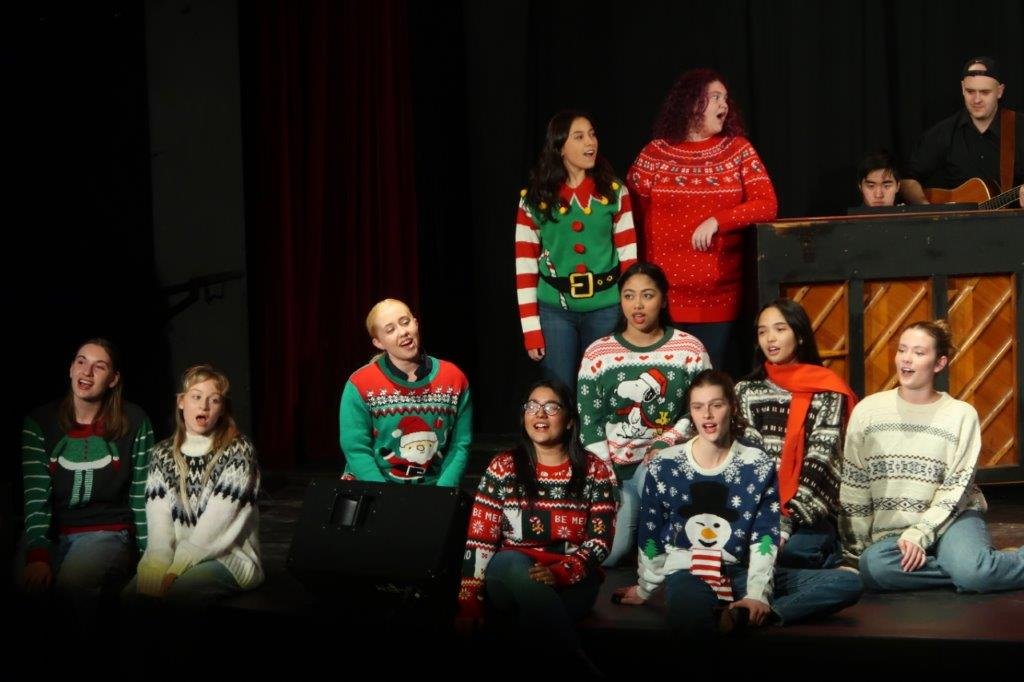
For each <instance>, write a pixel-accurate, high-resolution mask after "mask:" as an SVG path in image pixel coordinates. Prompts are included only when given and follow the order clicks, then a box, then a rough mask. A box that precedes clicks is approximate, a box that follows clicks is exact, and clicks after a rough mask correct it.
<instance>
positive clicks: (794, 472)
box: [764, 362, 857, 516]
mask: <svg viewBox="0 0 1024 682" xmlns="http://www.w3.org/2000/svg"><path fill="white" fill-rule="evenodd" d="M764 371H765V373H767V374H768V378H769V379H770V380H771V381H772V383H774V384H776V385H777V386H779V387H781V388H784V389H785V390H787V391H789V392H790V393H791V394H792V395H793V398H792V400H791V401H790V403H789V419H788V420H787V421H786V439H785V441H783V444H782V458H781V459H780V461H779V503H780V504H781V505H782V513H783V514H785V515H786V516H789V508H788V507H787V504H788V503H789V501H790V500H791V499H793V496H794V495H795V494H796V491H797V488H798V487H799V485H800V468H801V467H802V466H803V463H804V443H805V441H806V438H805V437H804V430H805V426H806V425H807V411H808V410H809V409H810V408H811V398H812V397H814V394H815V393H824V392H826V391H829V392H832V393H839V394H841V395H844V396H846V416H845V418H844V419H843V424H844V425H845V424H846V422H848V421H849V420H850V414H851V413H852V412H853V406H854V405H856V404H857V395H856V394H855V393H854V392H853V389H852V388H850V387H849V386H848V385H847V384H846V382H845V381H843V380H842V379H840V378H839V375H837V374H836V373H835V372H833V371H832V370H830V369H828V368H826V367H821V366H819V365H805V364H803V363H799V362H793V363H790V364H788V365H773V364H772V363H770V362H766V363H764Z"/></svg>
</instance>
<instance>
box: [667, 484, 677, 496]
mask: <svg viewBox="0 0 1024 682" xmlns="http://www.w3.org/2000/svg"><path fill="white" fill-rule="evenodd" d="M678 494H679V490H678V489H677V488H676V487H675V486H672V487H671V488H669V489H668V496H669V497H675V496H676V495H678Z"/></svg>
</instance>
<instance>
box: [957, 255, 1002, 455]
mask: <svg viewBox="0 0 1024 682" xmlns="http://www.w3.org/2000/svg"><path fill="white" fill-rule="evenodd" d="M1016 290H1017V288H1016V282H1015V280H1014V276H1013V275H1010V274H1006V275H984V276H974V277H972V276H958V277H950V278H949V291H948V294H947V295H948V298H949V315H948V319H949V323H950V327H952V329H953V339H954V341H955V343H956V344H957V346H958V352H957V354H956V356H955V357H954V358H953V362H952V364H951V366H950V369H949V391H950V394H951V395H953V396H954V397H956V398H959V399H960V400H965V401H967V402H968V403H970V404H971V405H973V406H974V408H975V409H976V410H977V411H978V418H979V419H980V420H981V427H982V446H981V456H980V457H979V460H978V464H979V467H982V468H994V467H1001V466H1017V465H1019V464H1020V447H1019V440H1018V435H1017V414H1018V413H1017V410H1018V409H1019V408H1018V405H1019V396H1018V389H1017V344H1016V343H1015V342H1014V336H1015V334H1016V330H1017V318H1016V310H1017V300H1016Z"/></svg>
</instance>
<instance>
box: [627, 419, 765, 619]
mask: <svg viewBox="0 0 1024 682" xmlns="http://www.w3.org/2000/svg"><path fill="white" fill-rule="evenodd" d="M696 440H697V439H696V438H694V439H693V440H691V441H690V442H688V443H684V444H683V445H677V446H675V447H672V448H669V449H667V450H662V451H661V452H660V453H659V456H658V457H657V458H656V459H654V460H653V461H652V462H651V465H650V469H648V472H647V478H646V479H645V481H644V487H643V494H642V495H641V501H640V519H639V524H638V525H637V535H638V544H639V546H640V553H639V564H638V577H639V580H638V590H637V592H638V594H639V595H640V596H641V597H644V598H647V597H650V596H651V594H652V593H653V592H654V591H655V590H657V589H658V588H660V587H661V585H662V584H663V583H664V581H665V577H666V576H668V575H670V574H672V573H674V572H676V571H689V570H691V569H692V563H693V560H694V550H699V551H700V553H701V554H702V563H706V562H707V555H708V553H709V552H711V553H715V554H717V555H719V556H718V558H719V560H720V562H721V563H720V569H721V568H724V567H725V566H727V565H739V566H744V565H745V566H747V569H748V572H747V592H746V596H747V597H750V598H752V599H757V600H758V601H762V602H765V603H770V601H771V596H772V585H773V578H774V575H775V556H776V554H777V547H778V544H779V516H780V511H779V491H778V485H777V484H776V477H775V460H774V459H772V458H771V457H770V456H768V455H767V454H765V452H764V451H763V450H760V449H758V448H753V447H749V446H746V445H743V444H741V443H740V442H738V441H733V444H732V448H731V450H730V451H729V455H728V456H727V457H726V458H725V461H723V462H722V463H721V464H719V465H718V466H717V467H715V468H714V469H706V468H704V467H702V466H701V465H700V464H698V463H697V461H696V459H694V457H693V444H694V443H695V442H696ZM737 596H739V595H737Z"/></svg>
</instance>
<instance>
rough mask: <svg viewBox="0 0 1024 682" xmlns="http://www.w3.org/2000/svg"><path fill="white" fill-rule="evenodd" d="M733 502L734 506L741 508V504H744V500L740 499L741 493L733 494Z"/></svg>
mask: <svg viewBox="0 0 1024 682" xmlns="http://www.w3.org/2000/svg"><path fill="white" fill-rule="evenodd" d="M731 504H732V506H733V507H735V508H736V509H739V508H740V506H741V505H742V504H743V500H741V499H740V496H739V495H733V496H732V501H731Z"/></svg>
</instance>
